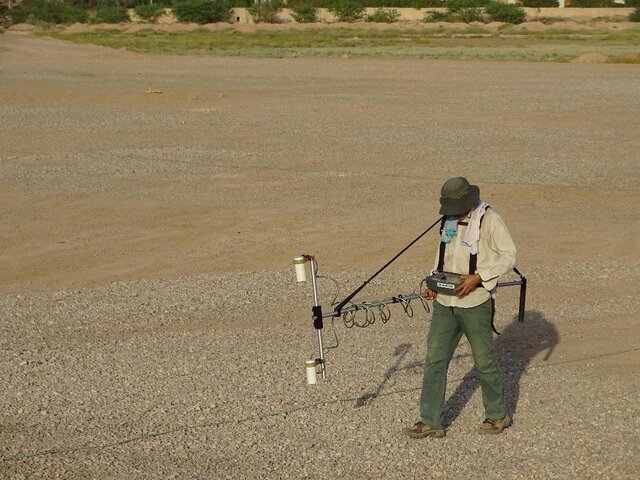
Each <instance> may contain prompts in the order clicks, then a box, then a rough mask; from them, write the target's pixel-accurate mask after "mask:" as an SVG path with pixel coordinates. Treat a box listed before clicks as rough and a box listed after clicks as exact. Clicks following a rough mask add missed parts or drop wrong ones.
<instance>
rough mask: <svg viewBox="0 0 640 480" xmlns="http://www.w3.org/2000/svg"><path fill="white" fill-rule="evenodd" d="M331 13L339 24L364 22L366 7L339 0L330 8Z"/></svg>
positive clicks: (357, 3) (346, 0)
mask: <svg viewBox="0 0 640 480" xmlns="http://www.w3.org/2000/svg"><path fill="white" fill-rule="evenodd" d="M329 11H330V12H332V13H333V14H334V15H335V16H336V18H337V19H338V21H339V22H349V23H353V22H357V21H358V20H362V17H363V16H364V5H362V3H360V2H354V1H351V0H338V1H337V2H335V3H334V4H333V5H331V7H329Z"/></svg>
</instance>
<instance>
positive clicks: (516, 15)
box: [484, 2, 527, 25]
mask: <svg viewBox="0 0 640 480" xmlns="http://www.w3.org/2000/svg"><path fill="white" fill-rule="evenodd" d="M484 11H485V13H486V14H487V15H489V18H491V20H492V21H494V22H505V23H513V24H515V25H518V24H520V23H522V22H524V20H525V18H526V17H527V14H526V13H525V11H524V9H523V8H522V7H521V6H520V5H516V4H513V3H512V4H507V3H501V2H491V3H490V4H489V5H487V6H486V7H485V8H484Z"/></svg>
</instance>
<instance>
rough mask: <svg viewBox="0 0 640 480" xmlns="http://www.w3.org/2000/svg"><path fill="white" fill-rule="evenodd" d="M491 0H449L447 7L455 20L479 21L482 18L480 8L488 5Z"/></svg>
mask: <svg viewBox="0 0 640 480" xmlns="http://www.w3.org/2000/svg"><path fill="white" fill-rule="evenodd" d="M489 2H490V0H449V1H448V2H447V9H448V10H449V12H450V13H451V19H452V20H453V21H458V20H459V21H462V22H465V23H471V22H479V21H480V20H482V15H481V12H480V8H481V7H484V6H486V5H488V4H489Z"/></svg>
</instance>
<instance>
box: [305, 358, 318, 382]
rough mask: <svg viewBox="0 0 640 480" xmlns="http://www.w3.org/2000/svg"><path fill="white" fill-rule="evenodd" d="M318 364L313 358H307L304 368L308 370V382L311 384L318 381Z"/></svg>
mask: <svg viewBox="0 0 640 480" xmlns="http://www.w3.org/2000/svg"><path fill="white" fill-rule="evenodd" d="M317 366H318V362H316V361H315V360H313V359H310V360H305V362H304V368H305V369H306V370H307V383H308V384H309V385H315V384H316V382H317V381H318V376H317V375H316V367H317Z"/></svg>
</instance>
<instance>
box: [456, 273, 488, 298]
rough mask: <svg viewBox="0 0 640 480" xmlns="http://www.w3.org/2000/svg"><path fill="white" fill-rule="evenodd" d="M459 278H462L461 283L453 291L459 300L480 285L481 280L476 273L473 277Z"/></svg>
mask: <svg viewBox="0 0 640 480" xmlns="http://www.w3.org/2000/svg"><path fill="white" fill-rule="evenodd" d="M460 278H462V283H461V284H460V285H458V288H456V289H455V293H456V295H457V296H458V297H460V298H462V297H464V296H465V295H468V294H470V293H471V292H473V291H474V290H475V289H476V288H478V285H480V284H481V283H482V278H481V277H480V275H478V274H477V273H476V274H475V275H460Z"/></svg>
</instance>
